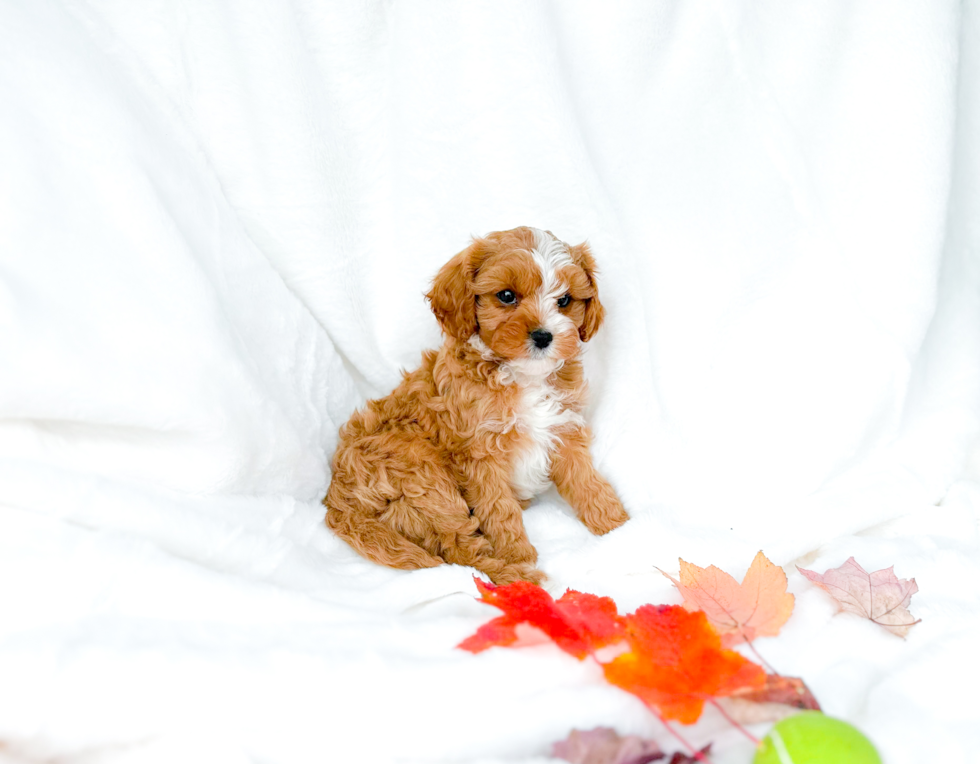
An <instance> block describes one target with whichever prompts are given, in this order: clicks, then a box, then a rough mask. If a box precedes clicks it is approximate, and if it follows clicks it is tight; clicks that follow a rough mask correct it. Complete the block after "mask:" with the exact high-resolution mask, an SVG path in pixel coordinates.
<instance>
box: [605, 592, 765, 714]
mask: <svg viewBox="0 0 980 764" xmlns="http://www.w3.org/2000/svg"><path fill="white" fill-rule="evenodd" d="M623 620H624V622H625V625H626V637H627V640H628V641H629V644H630V648H631V649H630V651H629V652H627V653H624V654H622V655H619V656H618V657H616V658H614V659H613V660H612V661H610V662H609V663H607V664H605V665H604V666H603V671H604V672H605V675H606V679H608V680H609V682H611V683H612V684H614V685H616V686H617V687H620V688H622V689H624V690H626V691H627V692H630V693H632V694H634V695H636V696H637V697H638V698H640V699H641V700H642V701H643V702H644V703H646V704H647V705H649V706H651V707H652V708H654V709H656V710H657V711H658V713H659V714H660V715H661V716H662V717H663V718H664V719H676V720H677V721H679V722H682V723H684V724H692V723H693V722H695V721H697V720H698V718H699V717H700V716H701V711H702V710H703V709H704V702H705V700H706V699H708V698H713V697H718V696H724V695H730V694H732V693H733V692H735V691H738V690H743V689H745V688H750V687H761V686H763V685H764V684H765V681H766V679H765V672H764V671H763V670H762V668H761V667H759V666H757V665H756V664H754V663H752V662H751V661H749V660H748V659H747V658H745V657H743V656H742V655H739V654H738V653H737V652H735V651H734V650H727V649H724V648H722V646H721V637H720V636H719V635H718V632H716V631H715V630H714V629H713V628H712V626H711V624H710V623H709V622H708V619H707V617H706V616H705V614H704V613H703V612H701V611H689V610H685V609H684V608H683V607H681V606H680V605H644V606H643V607H641V608H639V609H638V610H637V611H636V612H635V613H633V614H632V615H629V616H626V617H625V618H624V619H623Z"/></svg>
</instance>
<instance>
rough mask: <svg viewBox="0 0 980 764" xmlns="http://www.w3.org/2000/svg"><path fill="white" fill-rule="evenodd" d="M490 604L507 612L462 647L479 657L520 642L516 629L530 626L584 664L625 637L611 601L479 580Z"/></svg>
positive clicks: (528, 585)
mask: <svg viewBox="0 0 980 764" xmlns="http://www.w3.org/2000/svg"><path fill="white" fill-rule="evenodd" d="M473 580H474V581H476V586H477V588H478V589H479V590H480V594H481V595H482V599H483V601H484V602H486V603H489V604H491V605H493V606H495V607H498V608H500V609H501V610H503V611H504V614H503V615H502V616H499V617H497V618H494V619H493V620H492V621H490V622H489V623H485V624H484V625H483V626H481V627H480V628H479V629H478V630H477V632H476V634H473V635H472V636H470V637H467V638H466V639H464V640H463V641H462V642H460V643H459V645H457V647H460V648H462V649H463V650H468V651H469V652H471V653H479V652H482V651H483V650H486V649H487V648H489V647H493V646H495V645H501V646H506V645H512V644H514V643H515V642H516V641H517V640H518V634H517V630H516V627H517V626H518V625H520V624H528V625H529V626H533V627H535V628H537V629H540V630H541V631H542V632H544V633H545V634H546V635H547V636H548V637H549V638H550V639H551V640H552V641H553V642H554V643H555V644H556V645H558V647H560V648H561V649H562V650H564V651H565V652H566V653H569V654H570V655H574V656H575V657H576V658H578V659H579V660H581V659H582V658H585V657H586V656H587V655H591V654H593V653H594V652H595V651H596V650H597V649H599V648H600V647H605V646H606V645H610V644H613V643H614V642H618V641H620V640H621V639H622V638H623V621H622V618H620V616H619V614H618V613H617V611H616V603H615V602H613V600H612V599H610V598H609V597H597V596H596V595H594V594H583V593H582V592H577V591H575V590H573V589H569V590H567V591H566V592H565V593H564V594H563V595H562V596H561V598H560V599H558V600H555V599H553V598H552V597H551V595H550V594H548V592H546V591H545V590H544V589H542V588H541V587H540V586H537V585H535V584H532V583H529V582H527V581H516V582H514V583H512V584H507V585H504V586H497V585H496V584H488V583H485V582H483V581H481V580H480V579H479V578H474V579H473Z"/></svg>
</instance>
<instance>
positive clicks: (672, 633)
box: [458, 552, 917, 761]
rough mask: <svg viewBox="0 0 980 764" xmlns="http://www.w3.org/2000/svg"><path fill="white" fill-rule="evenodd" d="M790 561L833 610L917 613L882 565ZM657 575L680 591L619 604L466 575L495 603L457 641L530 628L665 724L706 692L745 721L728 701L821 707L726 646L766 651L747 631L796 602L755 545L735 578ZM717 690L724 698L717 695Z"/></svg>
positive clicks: (689, 715) (696, 572) (881, 619)
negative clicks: (597, 670)
mask: <svg viewBox="0 0 980 764" xmlns="http://www.w3.org/2000/svg"><path fill="white" fill-rule="evenodd" d="M661 572H662V571H661ZM800 572H801V573H802V574H803V575H804V576H805V577H806V578H808V579H809V580H811V581H814V582H815V583H817V584H818V585H819V586H821V587H822V588H824V589H825V590H826V591H827V592H828V593H830V594H831V595H832V596H834V597H835V598H836V599H837V600H838V602H839V603H840V606H841V609H842V610H847V611H849V612H854V613H858V614H860V615H862V616H864V617H866V618H869V619H870V620H872V621H874V622H875V623H878V624H879V625H881V626H883V627H884V628H887V629H889V630H890V631H892V632H893V633H896V634H899V635H900V636H903V635H904V634H905V633H906V632H907V631H908V628H909V627H911V626H912V625H914V624H915V623H917V621H914V620H913V619H912V617H911V615H910V614H909V613H908V610H907V605H908V601H909V598H911V596H912V594H914V593H915V591H917V587H916V585H915V580H914V579H912V580H911V581H903V580H899V579H897V578H896V577H895V575H894V573H893V572H892V570H891V568H888V569H887V570H882V571H877V572H876V573H870V574H869V573H867V572H866V571H864V569H863V568H861V566H860V565H858V564H857V563H856V562H855V561H854V559H853V558H851V559H850V560H848V561H847V562H846V563H844V565H842V566H840V567H839V568H835V569H833V570H828V571H827V572H826V573H824V574H816V573H813V572H812V571H808V570H803V569H800ZM664 575H665V576H667V577H668V578H670V580H671V581H673V582H674V584H675V585H676V586H677V588H678V590H679V591H680V592H681V594H682V595H683V597H684V602H683V604H682V605H643V606H642V607H640V608H638V609H637V610H636V611H634V612H633V613H628V614H620V613H619V611H618V608H617V606H616V603H615V602H614V601H613V600H612V599H611V598H609V597H600V596H596V595H594V594H585V593H583V592H577V591H574V590H571V589H569V590H568V591H566V592H565V594H563V595H562V596H561V597H560V598H559V599H557V600H555V599H553V598H552V597H551V595H550V594H548V593H547V592H546V591H545V590H544V589H542V588H541V587H539V586H536V585H534V584H531V583H528V582H525V581H519V582H516V583H513V584H508V585H506V586H497V585H494V584H490V583H485V582H484V581H482V580H480V579H476V578H475V579H474V580H475V582H476V586H477V588H478V590H479V592H480V596H481V599H482V600H483V601H484V602H486V603H488V604H491V605H494V606H495V607H497V608H499V609H500V610H501V611H503V614H502V615H500V616H498V617H496V618H494V619H493V620H491V621H489V622H488V623H486V624H484V625H483V626H481V627H480V628H479V629H478V630H477V631H476V633H475V634H473V635H472V636H470V637H468V638H467V639H465V640H463V641H462V642H461V643H460V644H459V645H458V647H460V648H461V649H463V650H467V651H469V652H471V653H479V652H482V651H483V650H486V649H488V648H490V647H495V646H503V647H517V646H520V645H522V644H526V643H527V642H528V641H529V639H531V638H532V637H533V635H535V634H536V635H537V637H538V639H541V638H544V639H547V640H550V641H551V642H553V643H554V644H555V645H556V646H557V647H559V648H560V649H561V650H563V651H565V652H566V653H568V654H569V655H572V656H574V657H575V658H577V659H579V660H584V659H587V658H591V659H592V660H595V661H596V662H597V663H598V664H599V666H600V667H601V668H602V671H603V674H604V676H605V678H606V680H607V681H608V682H610V683H611V684H613V685H615V686H616V687H619V688H621V689H623V690H625V691H627V692H629V693H632V694H633V695H635V696H636V697H638V698H639V699H640V700H642V701H643V703H644V704H646V706H647V707H648V708H649V709H650V710H651V711H652V712H653V713H654V714H655V715H656V716H658V717H659V718H660V719H661V720H662V721H663V722H664V723H665V724H666V723H667V722H668V721H677V722H681V723H682V724H691V723H693V722H695V721H697V720H698V719H699V718H700V716H701V713H702V711H703V710H704V706H705V704H706V703H711V704H714V705H716V706H718V707H719V710H720V711H721V713H723V714H724V715H725V716H727V717H728V718H729V720H730V721H732V723H733V724H735V725H736V726H738V727H739V728H740V729H743V732H744V731H745V730H744V728H742V727H741V724H739V721H738V719H736V718H734V716H740V717H741V719H742V720H743V721H744V722H745V723H749V722H752V721H757V720H760V717H758V716H753V714H752V713H751V711H749V712H745V711H744V709H743V710H742V711H740V712H737V713H735V714H734V716H733V714H732V709H733V708H735V707H736V706H733V705H731V704H732V703H742V704H747V705H749V706H752V705H755V706H759V707H761V706H762V705H767V706H771V705H772V704H779V705H780V706H782V707H784V708H793V709H804V708H808V709H819V705H818V704H817V702H816V699H815V698H813V696H812V694H811V693H810V691H809V690H808V689H807V687H806V685H805V684H804V683H803V681H802V680H800V679H798V678H795V677H784V676H780V675H779V674H777V673H776V672H775V671H774V670H772V669H771V667H769V668H770V670H769V672H768V673H767V672H766V671H765V670H764V669H763V668H762V666H760V665H759V664H757V663H755V662H753V661H751V660H749V659H748V658H746V657H745V656H743V655H742V654H741V653H739V652H736V651H735V650H733V649H732V647H734V646H736V645H738V644H741V643H746V645H747V646H748V648H749V649H750V650H751V651H752V652H753V653H755V655H756V656H757V657H758V658H759V660H760V661H761V662H762V663H763V664H764V663H765V661H763V660H762V658H761V656H759V655H758V653H757V652H755V648H754V646H753V644H752V642H753V640H754V639H756V638H757V637H763V636H776V635H777V634H778V633H779V631H780V629H781V628H782V626H783V624H785V623H786V621H787V619H788V618H789V617H790V615H791V614H792V612H793V607H794V597H793V595H792V594H789V593H788V592H787V590H786V589H787V580H786V574H785V573H784V572H783V570H782V569H781V568H780V567H778V566H777V565H774V564H773V563H772V562H770V561H769V560H768V559H767V558H766V556H765V555H764V554H763V553H762V552H759V553H758V554H757V555H756V557H755V559H754V560H753V561H752V564H751V565H750V567H749V569H748V571H747V572H746V574H745V577H744V578H743V580H742V581H741V583H739V582H738V581H736V580H735V579H734V578H732V577H731V576H730V575H729V574H728V573H725V572H724V571H722V570H720V569H719V568H716V567H715V566H713V565H712V566H709V567H707V568H700V567H698V566H697V565H692V564H690V563H687V562H685V561H684V560H681V561H680V575H679V578H677V579H675V578H673V577H672V576H669V575H667V574H666V573H664ZM722 699H723V700H725V701H726V702H727V704H728V705H725V706H722V705H720V704H719V700H722ZM726 708H727V709H728V711H726V710H725V709H726ZM769 718H774V717H769ZM761 720H766V717H764V716H763V717H761ZM668 729H669V730H671V732H672V734H674V735H675V736H676V737H678V738H679V739H681V740H682V741H683V738H681V737H680V735H678V733H677V732H676V731H674V730H673V729H672V728H671V727H670V726H669V725H668ZM746 734H749V733H747V732H746ZM749 736H750V737H751V735H749ZM753 739H754V738H753ZM689 748H690V747H689ZM690 751H691V754H692V757H691V758H692V759H693V760H698V761H706V760H707V759H706V758H705V757H704V756H703V752H700V751H695V750H694V749H693V748H690ZM648 760H652V759H648Z"/></svg>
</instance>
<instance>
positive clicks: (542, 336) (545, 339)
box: [531, 329, 554, 348]
mask: <svg viewBox="0 0 980 764" xmlns="http://www.w3.org/2000/svg"><path fill="white" fill-rule="evenodd" d="M531 339H532V340H534V344H535V345H537V346H538V347H539V348H546V347H548V345H550V344H551V340H553V339H554V337H553V336H552V334H551V332H546V331H545V330H544V329H535V330H534V331H533V332H531Z"/></svg>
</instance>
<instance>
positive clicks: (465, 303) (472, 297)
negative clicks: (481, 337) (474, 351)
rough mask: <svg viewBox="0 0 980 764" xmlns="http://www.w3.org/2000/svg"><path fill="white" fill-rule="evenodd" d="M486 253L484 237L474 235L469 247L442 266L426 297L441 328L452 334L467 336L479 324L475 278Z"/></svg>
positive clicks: (460, 337)
mask: <svg viewBox="0 0 980 764" xmlns="http://www.w3.org/2000/svg"><path fill="white" fill-rule="evenodd" d="M484 253H485V242H484V241H483V239H474V240H473V243H472V244H470V246H468V247H467V248H466V249H464V250H463V251H462V252H460V253H459V254H457V255H456V256H455V257H454V258H453V259H452V260H450V261H449V262H448V263H446V264H445V265H444V266H442V268H440V269H439V273H437V274H436V277H435V279H433V281H432V289H431V290H429V293H428V294H427V295H426V296H425V298H426V299H427V300H428V301H429V306H430V307H431V308H432V312H433V313H434V314H435V316H436V319H438V321H439V325H440V326H441V327H442V330H443V331H444V332H445V333H446V334H448V335H449V336H450V337H455V338H456V339H458V340H468V339H469V338H470V337H472V336H473V335H474V334H475V333H476V330H477V329H478V328H479V327H478V325H477V322H476V294H475V293H474V292H473V279H474V278H476V272H477V271H478V270H479V269H480V263H481V262H482V261H483V257H484Z"/></svg>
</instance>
